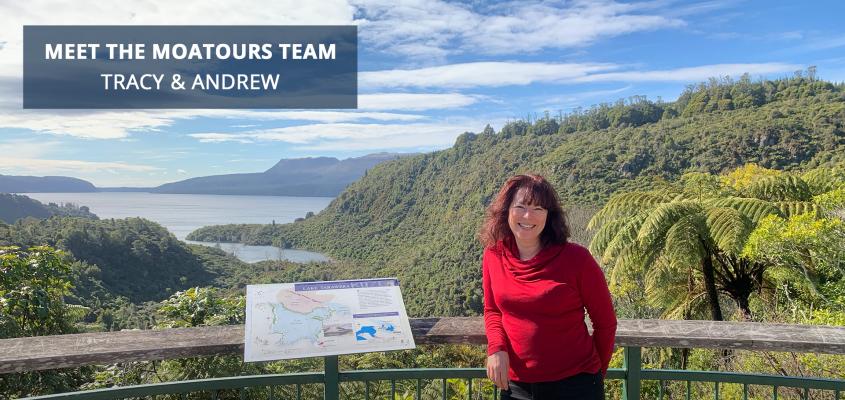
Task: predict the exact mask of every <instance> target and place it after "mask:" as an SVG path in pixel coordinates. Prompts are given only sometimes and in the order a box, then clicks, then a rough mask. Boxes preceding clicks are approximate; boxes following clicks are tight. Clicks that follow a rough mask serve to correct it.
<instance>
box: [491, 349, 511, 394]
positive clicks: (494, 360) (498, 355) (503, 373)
mask: <svg viewBox="0 0 845 400" xmlns="http://www.w3.org/2000/svg"><path fill="white" fill-rule="evenodd" d="M509 362H510V361H509V359H508V353H507V352H505V351H497V352H495V353H493V354H491V355H490V356H488V357H487V377H488V378H490V380H491V381H493V384H495V385H496V386H497V387H498V388H499V389H502V390H508V363H509Z"/></svg>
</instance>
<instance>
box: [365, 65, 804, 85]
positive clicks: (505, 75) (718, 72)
mask: <svg viewBox="0 0 845 400" xmlns="http://www.w3.org/2000/svg"><path fill="white" fill-rule="evenodd" d="M621 68H622V67H621V66H618V65H613V64H577V63H541V62H515V61H511V62H471V63H462V64H449V65H443V66H438V67H425V68H418V69H394V70H385V71H369V72H361V73H360V74H359V78H358V79H359V84H360V85H362V86H364V87H369V88H383V87H390V88H394V87H438V88H449V89H454V88H471V87H499V86H511V85H530V84H534V83H554V84H572V83H583V82H641V81H654V82H697V81H702V80H706V79H707V78H710V77H719V76H725V75H731V76H734V75H741V74H743V73H746V72H747V73H749V74H751V75H765V74H775V73H782V72H792V71H795V70H797V69H801V68H803V67H802V66H800V65H796V64H786V63H759V64H713V65H702V66H697V67H685V68H676V69H669V70H656V71H636V70H631V71H619V69H621Z"/></svg>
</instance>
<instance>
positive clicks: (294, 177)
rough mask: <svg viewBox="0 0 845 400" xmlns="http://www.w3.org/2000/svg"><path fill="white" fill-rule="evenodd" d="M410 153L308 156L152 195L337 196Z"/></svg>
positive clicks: (191, 181)
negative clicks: (383, 164)
mask: <svg viewBox="0 0 845 400" xmlns="http://www.w3.org/2000/svg"><path fill="white" fill-rule="evenodd" d="M406 155H409V154H397V153H377V154H369V155H366V156H363V157H356V158H348V159H345V160H338V159H337V158H334V157H308V158H294V159H283V160H280V161H279V162H278V163H276V165H274V166H273V167H272V168H270V169H268V170H267V171H264V172H258V173H244V174H227V175H212V176H203V177H198V178H191V179H186V180H184V181H179V182H173V183H167V184H164V185H161V186H159V187H156V188H152V189H150V190H149V191H150V192H152V193H184V194H229V195H235V194H239V195H275V196H326V197H334V196H337V195H338V194H339V193H340V192H341V191H343V189H344V188H346V186H348V185H349V184H350V183H352V182H354V181H356V180H358V179H359V178H361V177H362V176H364V173H365V172H366V171H367V170H368V169H370V168H372V167H374V166H375V165H376V164H379V163H381V162H383V161H388V160H394V159H397V158H400V157H403V156H406Z"/></svg>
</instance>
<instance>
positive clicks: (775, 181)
mask: <svg viewBox="0 0 845 400" xmlns="http://www.w3.org/2000/svg"><path fill="white" fill-rule="evenodd" d="M742 193H743V194H744V195H745V196H746V197H753V198H757V199H762V200H768V201H789V200H792V201H808V200H810V199H811V198H812V196H813V193H812V192H811V191H810V186H809V185H808V184H807V182H806V181H804V180H803V179H801V178H800V177H798V176H795V175H787V174H783V175H778V176H767V177H764V178H761V179H759V180H756V181H754V182H752V183H750V184H749V185H748V186H746V187H745V188H744V189H743V190H742Z"/></svg>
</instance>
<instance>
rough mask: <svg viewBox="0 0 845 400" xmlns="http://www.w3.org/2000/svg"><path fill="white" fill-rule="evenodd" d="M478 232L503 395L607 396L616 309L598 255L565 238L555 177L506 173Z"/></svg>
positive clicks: (522, 399) (494, 367)
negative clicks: (550, 179) (551, 179)
mask: <svg viewBox="0 0 845 400" xmlns="http://www.w3.org/2000/svg"><path fill="white" fill-rule="evenodd" d="M479 238H480V239H481V242H482V243H483V244H484V246H485V250H484V259H483V262H482V270H483V287H484V325H485V328H486V330H487V355H488V358H487V377H488V378H490V379H491V380H492V381H493V382H494V383H495V384H496V386H497V387H499V388H500V389H502V399H503V400H505V399H519V400H547V399H604V381H603V378H604V374H605V373H606V372H607V366H608V363H609V362H610V356H611V354H612V353H613V342H614V339H615V335H616V315H615V313H614V311H613V304H612V303H611V299H610V292H609V291H608V288H607V283H606V281H605V279H604V274H603V273H602V270H601V268H599V266H598V264H596V261H595V260H594V259H593V256H592V255H591V254H590V252H589V251H588V250H587V249H585V248H584V247H581V246H579V245H577V244H575V243H568V242H567V239H568V238H569V227H568V226H567V225H566V220H565V217H564V214H563V210H562V209H561V207H560V202H559V200H558V197H557V193H556V192H555V190H554V188H552V186H551V184H549V182H548V181H546V180H545V179H544V178H543V177H542V176H538V175H517V176H514V177H511V178H510V179H508V181H507V182H505V185H504V186H503V187H502V189H501V190H500V191H499V194H498V196H496V199H495V200H494V201H493V203H492V204H490V207H489V208H488V209H487V219H486V221H485V223H484V225H483V227H482V230H481V232H480V233H479ZM585 309H586V312H587V313H588V314H589V316H590V320H591V322H592V325H593V335H592V336H590V334H589V333H588V332H587V326H586V324H585V322H584V310H585Z"/></svg>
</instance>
